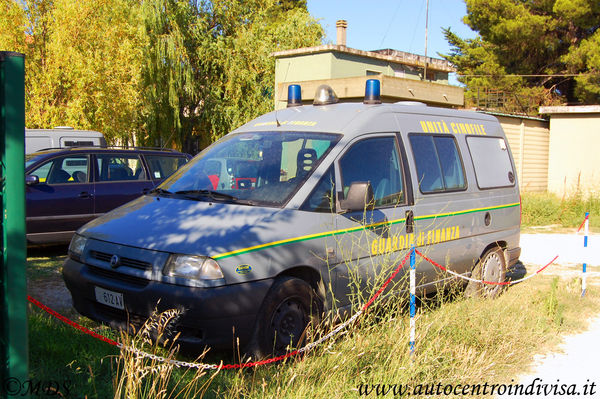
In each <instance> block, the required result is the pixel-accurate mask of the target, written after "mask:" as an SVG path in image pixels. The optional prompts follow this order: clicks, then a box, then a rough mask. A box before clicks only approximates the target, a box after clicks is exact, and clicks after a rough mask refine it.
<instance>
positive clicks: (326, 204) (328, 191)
mask: <svg viewBox="0 0 600 399" xmlns="http://www.w3.org/2000/svg"><path fill="white" fill-rule="evenodd" d="M300 209H302V210H303V211H311V212H331V213H333V212H335V177H334V174H333V167H330V168H329V170H328V171H327V172H325V174H324V175H323V177H322V178H321V181H320V182H319V184H318V185H317V187H316V188H315V189H314V191H313V192H312V194H311V195H310V196H309V197H308V199H307V200H306V202H305V203H304V205H302V207H301V208H300Z"/></svg>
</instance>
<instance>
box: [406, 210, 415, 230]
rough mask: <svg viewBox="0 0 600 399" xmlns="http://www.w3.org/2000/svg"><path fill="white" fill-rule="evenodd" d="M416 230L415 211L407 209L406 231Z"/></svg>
mask: <svg viewBox="0 0 600 399" xmlns="http://www.w3.org/2000/svg"><path fill="white" fill-rule="evenodd" d="M414 231H415V216H414V215H413V211H406V232H407V233H409V234H410V233H412V232H414Z"/></svg>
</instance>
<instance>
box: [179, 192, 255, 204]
mask: <svg viewBox="0 0 600 399" xmlns="http://www.w3.org/2000/svg"><path fill="white" fill-rule="evenodd" d="M175 194H180V195H185V196H187V197H189V198H192V199H197V197H196V196H200V197H208V198H212V199H214V200H217V201H218V200H224V201H232V202H238V203H241V204H246V205H254V203H253V202H252V201H248V200H242V199H239V198H238V197H234V196H233V195H229V194H225V193H220V192H218V191H212V190H181V191H175Z"/></svg>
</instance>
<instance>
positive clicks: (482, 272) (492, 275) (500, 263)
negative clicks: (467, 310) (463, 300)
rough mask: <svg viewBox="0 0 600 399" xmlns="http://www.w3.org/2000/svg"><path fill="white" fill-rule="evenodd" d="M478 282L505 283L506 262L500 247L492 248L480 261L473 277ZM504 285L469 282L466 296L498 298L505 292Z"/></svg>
mask: <svg viewBox="0 0 600 399" xmlns="http://www.w3.org/2000/svg"><path fill="white" fill-rule="evenodd" d="M471 277H473V278H474V279H477V280H484V281H490V282H496V283H499V282H503V281H504V280H505V278H506V262H505V260H504V254H503V253H502V249H501V248H499V247H495V248H491V249H489V250H488V251H486V253H485V254H483V256H482V257H481V259H479V262H478V263H477V266H475V269H473V274H472V276H471ZM504 287H505V286H504V285H496V284H485V283H476V282H474V281H469V284H467V288H466V291H465V294H466V295H467V296H472V297H483V298H496V297H497V296H498V295H500V294H501V293H502V291H503V290H504Z"/></svg>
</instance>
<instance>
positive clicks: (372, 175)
mask: <svg viewBox="0 0 600 399" xmlns="http://www.w3.org/2000/svg"><path fill="white" fill-rule="evenodd" d="M339 165H340V171H341V175H342V182H343V190H344V198H345V196H346V194H347V193H348V190H349V189H350V185H351V184H352V183H354V182H367V181H368V182H371V186H372V187H373V194H374V195H375V206H376V207H377V206H391V205H398V204H402V203H404V201H405V195H404V189H403V181H404V179H403V176H402V168H401V166H400V155H399V152H398V147H397V146H396V139H395V138H394V137H391V136H390V137H376V138H372V139H366V140H362V141H359V142H358V143H356V144H354V145H353V146H352V148H350V149H349V150H348V151H347V152H346V153H345V154H344V156H343V157H342V159H341V160H340V162H339Z"/></svg>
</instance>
